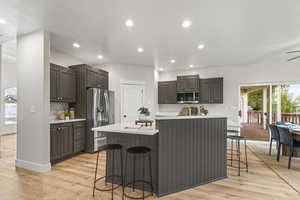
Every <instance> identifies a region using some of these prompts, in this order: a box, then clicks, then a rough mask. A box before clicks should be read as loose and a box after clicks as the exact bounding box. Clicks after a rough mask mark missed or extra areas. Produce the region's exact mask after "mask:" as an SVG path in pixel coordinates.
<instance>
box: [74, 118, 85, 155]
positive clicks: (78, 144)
mask: <svg viewBox="0 0 300 200" xmlns="http://www.w3.org/2000/svg"><path fill="white" fill-rule="evenodd" d="M85 129H86V126H85V123H84V122H82V123H74V124H73V138H74V144H73V150H74V153H79V152H82V151H83V150H84V148H85Z"/></svg>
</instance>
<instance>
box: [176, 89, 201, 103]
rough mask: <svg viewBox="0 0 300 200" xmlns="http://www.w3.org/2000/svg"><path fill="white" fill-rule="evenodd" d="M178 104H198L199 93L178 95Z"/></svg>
mask: <svg viewBox="0 0 300 200" xmlns="http://www.w3.org/2000/svg"><path fill="white" fill-rule="evenodd" d="M177 103H179V104H197V103H199V92H188V93H177Z"/></svg>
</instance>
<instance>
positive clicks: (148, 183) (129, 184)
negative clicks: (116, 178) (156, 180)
mask: <svg viewBox="0 0 300 200" xmlns="http://www.w3.org/2000/svg"><path fill="white" fill-rule="evenodd" d="M136 183H144V184H146V185H148V186H150V187H151V189H153V186H152V185H151V182H150V181H144V180H136V181H135V184H136ZM129 186H132V187H133V182H129V183H127V184H126V185H125V186H124V188H125V187H129ZM124 196H125V197H127V198H130V199H143V197H142V196H141V197H133V196H130V195H129V194H126V192H125V190H124ZM150 196H153V191H151V192H150V194H148V195H146V196H144V198H147V197H150Z"/></svg>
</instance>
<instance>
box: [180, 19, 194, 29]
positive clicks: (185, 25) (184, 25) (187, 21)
mask: <svg viewBox="0 0 300 200" xmlns="http://www.w3.org/2000/svg"><path fill="white" fill-rule="evenodd" d="M191 25H192V22H191V21H190V20H184V21H183V22H182V24H181V26H182V27H183V28H189V27H190V26H191Z"/></svg>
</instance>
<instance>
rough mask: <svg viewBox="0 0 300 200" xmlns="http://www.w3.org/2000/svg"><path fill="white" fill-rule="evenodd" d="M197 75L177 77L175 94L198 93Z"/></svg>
mask: <svg viewBox="0 0 300 200" xmlns="http://www.w3.org/2000/svg"><path fill="white" fill-rule="evenodd" d="M198 91H199V75H190V76H177V92H198Z"/></svg>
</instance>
